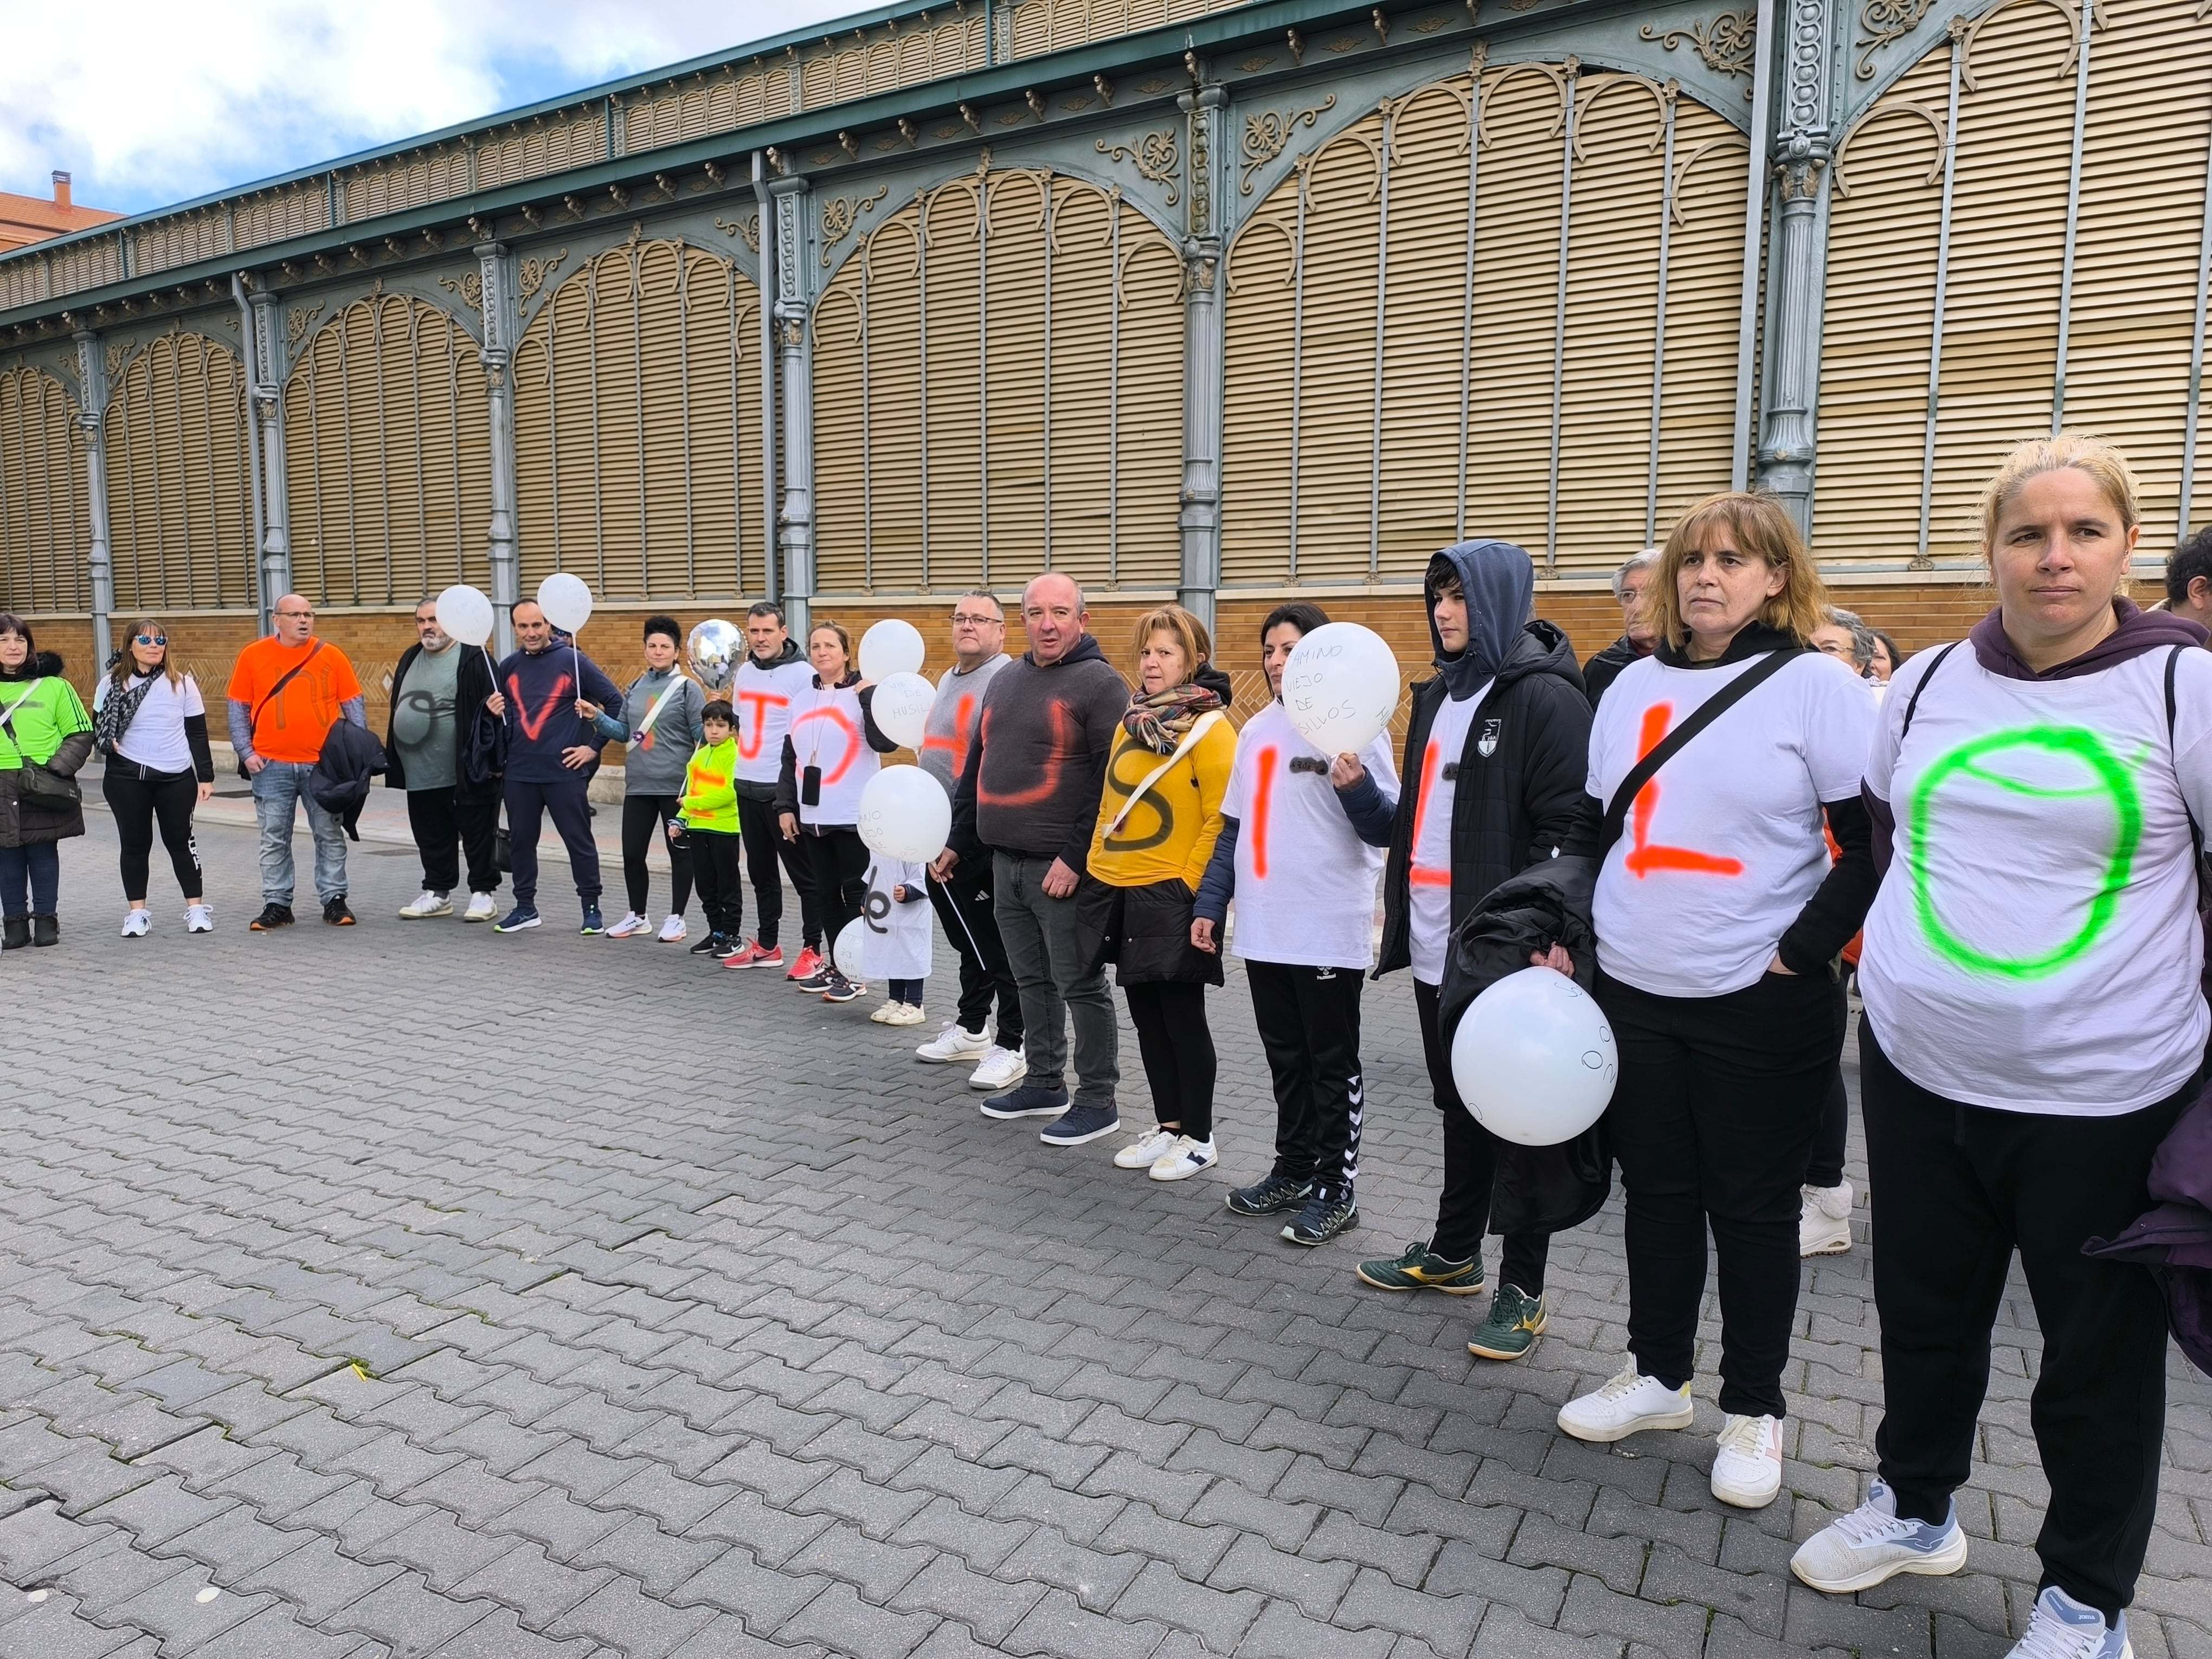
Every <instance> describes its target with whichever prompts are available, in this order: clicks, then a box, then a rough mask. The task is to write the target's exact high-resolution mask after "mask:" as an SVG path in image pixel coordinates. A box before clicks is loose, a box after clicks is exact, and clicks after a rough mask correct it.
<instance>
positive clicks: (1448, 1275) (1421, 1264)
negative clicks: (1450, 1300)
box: [1359, 1239, 1489, 1296]
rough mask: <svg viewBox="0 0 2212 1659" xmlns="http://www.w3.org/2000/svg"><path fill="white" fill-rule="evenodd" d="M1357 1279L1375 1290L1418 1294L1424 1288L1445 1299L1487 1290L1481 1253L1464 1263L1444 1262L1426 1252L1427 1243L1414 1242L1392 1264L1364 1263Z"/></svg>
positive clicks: (1487, 1284) (1385, 1262)
mask: <svg viewBox="0 0 2212 1659" xmlns="http://www.w3.org/2000/svg"><path fill="white" fill-rule="evenodd" d="M1359 1277H1360V1278H1361V1279H1364V1280H1365V1281H1366V1282H1367V1283H1368V1284H1370V1285H1373V1286H1374V1287H1375V1288H1376V1290H1378V1291H1418V1290H1420V1289H1421V1288H1423V1287H1424V1286H1426V1287H1427V1288H1428V1289H1430V1290H1432V1291H1443V1293H1444V1294H1445V1295H1446V1296H1480V1294H1481V1293H1482V1292H1483V1291H1486V1290H1487V1289H1488V1288H1489V1281H1488V1280H1487V1279H1484V1277H1483V1276H1482V1252H1481V1251H1480V1250H1477V1251H1476V1252H1475V1253H1474V1255H1471V1256H1469V1257H1468V1259H1467V1260H1466V1261H1445V1260H1444V1258H1443V1257H1442V1256H1440V1255H1431V1254H1430V1253H1429V1247H1428V1243H1427V1241H1425V1240H1424V1239H1415V1240H1414V1241H1413V1243H1411V1244H1408V1245H1407V1247H1406V1254H1405V1255H1401V1256H1400V1257H1399V1258H1398V1259H1397V1260H1396V1261H1363V1262H1361V1263H1360V1264H1359Z"/></svg>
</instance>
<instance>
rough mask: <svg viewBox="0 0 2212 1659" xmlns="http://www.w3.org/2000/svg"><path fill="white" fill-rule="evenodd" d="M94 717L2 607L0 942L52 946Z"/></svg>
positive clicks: (80, 817)
mask: <svg viewBox="0 0 2212 1659" xmlns="http://www.w3.org/2000/svg"><path fill="white" fill-rule="evenodd" d="M91 755H92V717H91V716H90V715H89V714H86V713H85V711H84V704H83V703H82V702H80V701H79V700H78V698H77V695H76V687H74V686H72V685H71V684H70V683H69V682H68V681H67V680H65V679H64V678H62V659H60V658H59V657H58V656H56V655H55V654H54V653H52V652H51V651H41V650H40V649H39V648H38V645H37V642H36V641H33V639H32V637H31V625H30V623H27V622H25V621H24V620H23V619H22V618H21V617H17V616H13V615H0V918H4V935H0V948H5V949H7V950H10V951H13V950H16V949H18V948H20V947H21V946H22V945H58V944H60V943H61V939H62V929H61V919H60V914H59V909H58V906H59V903H60V899H61V881H62V860H61V848H60V846H59V843H60V842H64V841H66V840H68V839H69V838H70V836H81V835H82V834H83V833H84V802H83V797H82V790H81V789H80V788H79V787H78V784H77V781H76V774H77V770H78V769H79V768H81V767H82V766H83V764H84V763H85V762H86V761H87V760H88V758H90V757H91Z"/></svg>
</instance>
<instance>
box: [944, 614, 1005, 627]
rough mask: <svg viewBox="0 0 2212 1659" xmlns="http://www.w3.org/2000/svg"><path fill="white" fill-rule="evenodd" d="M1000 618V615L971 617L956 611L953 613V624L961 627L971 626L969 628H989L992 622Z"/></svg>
mask: <svg viewBox="0 0 2212 1659" xmlns="http://www.w3.org/2000/svg"><path fill="white" fill-rule="evenodd" d="M998 620H999V618H998V617H969V616H963V615H962V614H961V613H960V612H959V611H954V612H953V613H952V625H953V626H954V627H955V628H960V627H963V626H964V627H969V628H987V627H989V626H990V625H991V624H992V623H995V622H997V621H998Z"/></svg>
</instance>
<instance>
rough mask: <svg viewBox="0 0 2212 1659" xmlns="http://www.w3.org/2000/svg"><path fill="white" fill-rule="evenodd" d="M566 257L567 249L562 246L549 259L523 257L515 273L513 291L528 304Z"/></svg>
mask: <svg viewBox="0 0 2212 1659" xmlns="http://www.w3.org/2000/svg"><path fill="white" fill-rule="evenodd" d="M565 258H568V249H567V248H565V247H564V248H562V250H561V251H560V252H558V253H556V254H555V255H554V256H553V257H552V258H550V259H525V260H524V261H523V262H522V269H521V270H520V272H518V273H517V279H516V286H515V292H516V293H518V294H520V295H521V296H522V303H523V304H525V305H528V304H529V303H530V302H531V301H532V300H534V299H536V298H537V297H538V289H541V288H543V287H544V286H545V283H546V279H547V278H548V277H550V276H552V275H553V273H554V272H555V271H556V270H559V269H560V268H561V262H562V260H563V259H565Z"/></svg>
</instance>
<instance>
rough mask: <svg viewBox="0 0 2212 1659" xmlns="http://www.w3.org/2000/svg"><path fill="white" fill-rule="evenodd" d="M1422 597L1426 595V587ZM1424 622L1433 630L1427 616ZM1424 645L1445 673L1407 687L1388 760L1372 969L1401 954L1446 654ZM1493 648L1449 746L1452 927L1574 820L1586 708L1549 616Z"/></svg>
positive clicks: (1407, 939) (1398, 962)
mask: <svg viewBox="0 0 2212 1659" xmlns="http://www.w3.org/2000/svg"><path fill="white" fill-rule="evenodd" d="M1459 552H1460V550H1459V549H1453V550H1450V553H1449V554H1448V555H1440V557H1445V556H1450V557H1452V558H1453V562H1454V563H1455V564H1460V565H1461V566H1462V570H1463V573H1464V574H1463V575H1462V581H1463V582H1464V583H1465V584H1466V585H1467V586H1468V592H1470V593H1473V592H1477V591H1478V584H1479V582H1480V575H1479V573H1478V572H1477V571H1475V570H1474V569H1473V568H1469V567H1468V565H1467V564H1466V563H1465V562H1464V561H1463V560H1462V559H1461V558H1460V557H1458V556H1457V555H1458V554H1459ZM1522 557H1524V558H1525V557H1526V555H1525V554H1524V555H1522ZM1425 597H1427V598H1429V599H1431V600H1432V599H1433V597H1434V591H1433V587H1432V586H1431V588H1430V589H1429V590H1428V592H1427V594H1426V595H1425ZM1429 631H1430V634H1431V638H1433V637H1434V635H1435V633H1436V624H1435V622H1434V620H1433V619H1431V623H1430V624H1429ZM1436 645H1437V657H1438V659H1439V661H1440V663H1442V664H1443V665H1444V668H1445V672H1444V673H1440V674H1439V675H1438V676H1437V678H1435V679H1432V680H1425V681H1423V682H1422V683H1421V684H1419V685H1417V686H1415V687H1414V688H1413V719H1412V721H1411V723H1410V724H1409V725H1408V726H1407V729H1406V749H1405V754H1404V756H1403V757H1402V758H1401V761H1400V763H1399V768H1398V775H1399V776H1400V777H1401V778H1402V779H1403V780H1404V781H1405V793H1403V794H1401V796H1399V798H1398V821H1397V825H1396V827H1395V829H1394V831H1393V832H1392V835H1391V837H1390V859H1389V864H1388V865H1387V866H1385V868H1384V872H1383V945H1382V951H1381V954H1380V956H1379V957H1378V958H1377V960H1376V967H1375V972H1376V976H1377V977H1380V976H1381V975H1384V974H1387V973H1389V971H1390V970H1391V969H1394V968H1404V967H1407V966H1409V965H1411V963H1412V962H1413V936H1412V929H1411V925H1410V922H1409V920H1408V908H1409V907H1408V905H1407V875H1408V873H1409V872H1410V871H1411V869H1412V866H1413V824H1414V823H1415V821H1416V820H1417V819H1418V818H1419V815H1420V810H1421V754H1422V751H1423V750H1424V749H1425V747H1426V746H1427V744H1428V741H1429V728H1430V727H1431V726H1433V725H1434V724H1435V723H1436V718H1437V709H1438V708H1440V707H1441V706H1442V705H1443V700H1444V694H1445V688H1446V679H1447V676H1448V675H1449V672H1450V671H1451V669H1452V667H1453V665H1454V664H1453V663H1452V662H1451V661H1448V660H1446V659H1445V658H1444V652H1443V642H1442V641H1436ZM1479 648H1480V641H1479V638H1478V640H1476V641H1470V644H1469V647H1468V649H1469V650H1470V651H1472V650H1476V649H1479ZM1465 654H1466V653H1461V655H1462V656H1464V655H1465ZM1493 725H1494V726H1495V731H1494V732H1492V726H1493ZM1589 729H1590V707H1589V699H1588V698H1587V697H1586V696H1584V694H1583V679H1582V671H1581V670H1579V669H1578V668H1577V666H1576V665H1575V653H1574V647H1573V646H1572V644H1571V642H1570V641H1569V640H1568V638H1567V636H1566V635H1565V634H1564V633H1563V632H1561V631H1560V629H1559V628H1557V627H1556V626H1554V625H1553V623H1547V622H1531V623H1527V624H1526V625H1524V626H1523V627H1522V629H1521V630H1520V633H1519V635H1518V636H1517V637H1516V638H1514V639H1513V641H1512V643H1511V646H1510V649H1508V650H1507V651H1505V653H1504V661H1503V662H1502V663H1500V664H1498V667H1497V670H1496V678H1494V679H1493V680H1492V684H1491V686H1490V689H1489V690H1488V691H1486V692H1485V693H1484V695H1483V698H1482V702H1481V704H1480V707H1479V708H1476V710H1475V714H1474V719H1473V720H1470V721H1469V722H1468V728H1467V747H1466V749H1465V750H1464V751H1463V752H1462V754H1461V755H1460V757H1459V772H1458V776H1457V783H1456V788H1455V793H1454V795H1453V799H1452V823H1451V914H1452V925H1453V927H1455V928H1456V927H1458V925H1459V924H1460V922H1462V921H1464V920H1465V919H1466V917H1467V915H1468V912H1469V911H1470V910H1472V909H1474V907H1475V906H1476V905H1477V904H1479V903H1480V902H1481V901H1482V899H1483V898H1484V896H1486V895H1487V894H1488V893H1489V892H1490V890H1492V888H1494V887H1496V886H1497V885H1498V884H1499V883H1501V882H1503V881H1504V880H1506V879H1507V878H1509V877H1512V876H1516V875H1518V874H1520V873H1521V872H1522V870H1524V869H1526V868H1527V867H1528V866H1529V865H1531V864H1533V863H1534V862H1535V861H1536V860H1539V859H1547V858H1549V857H1551V856H1552V852H1553V848H1555V847H1556V846H1558V845H1559V842H1562V841H1563V840H1564V839H1565V836H1566V833H1567V829H1568V828H1569V826H1571V824H1572V823H1574V821H1575V817H1576V814H1577V811H1579V810H1580V808H1581V805H1582V800H1583V786H1584V784H1586V783H1587V782H1588V781H1589ZM1486 733H1490V735H1491V737H1492V744H1491V748H1490V750H1489V752H1488V753H1485V752H1483V748H1482V744H1483V742H1484V738H1485V734H1486Z"/></svg>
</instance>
